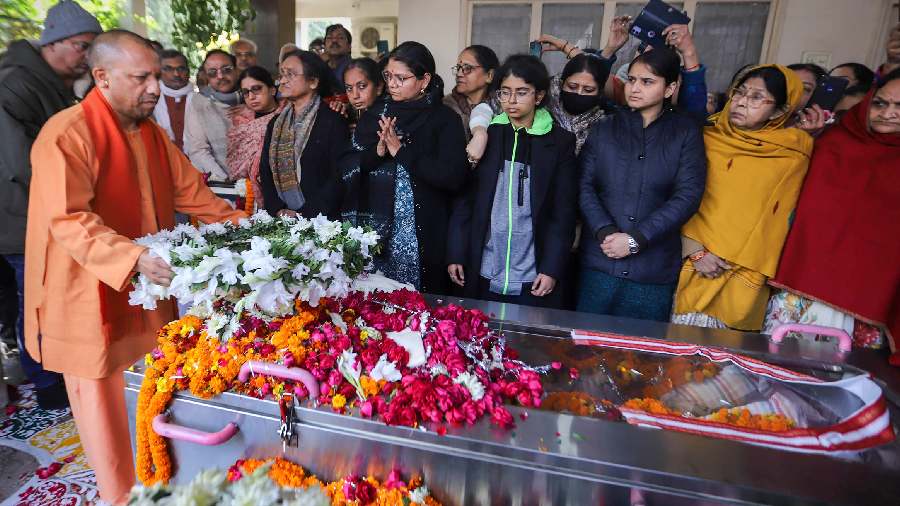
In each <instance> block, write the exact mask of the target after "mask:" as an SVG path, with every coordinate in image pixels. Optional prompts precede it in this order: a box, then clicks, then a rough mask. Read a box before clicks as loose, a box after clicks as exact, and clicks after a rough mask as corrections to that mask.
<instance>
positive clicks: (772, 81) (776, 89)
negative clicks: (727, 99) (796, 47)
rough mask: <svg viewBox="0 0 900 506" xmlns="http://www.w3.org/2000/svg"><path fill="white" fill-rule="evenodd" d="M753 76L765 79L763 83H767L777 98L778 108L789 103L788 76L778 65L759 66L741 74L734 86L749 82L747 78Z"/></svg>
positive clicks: (769, 90) (776, 106)
mask: <svg viewBox="0 0 900 506" xmlns="http://www.w3.org/2000/svg"><path fill="white" fill-rule="evenodd" d="M792 70H793V69H792ZM751 77H758V78H760V79H762V80H763V83H765V85H766V91H768V92H769V93H771V94H772V96H773V97H774V98H775V108H776V109H781V108H782V107H784V106H785V105H787V100H788V90H787V77H785V75H784V74H783V73H782V72H781V71H780V70H778V68H777V67H774V66H766V67H757V68H755V69H753V70H751V71H749V72H747V73H746V74H744V75H743V76H741V77H740V79H739V80H738V82H736V83H735V84H734V87H735V88H737V87H738V86H740V85H742V84H744V83H745V82H747V79H750V78H751Z"/></svg>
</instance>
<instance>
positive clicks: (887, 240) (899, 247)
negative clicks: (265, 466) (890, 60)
mask: <svg viewBox="0 0 900 506" xmlns="http://www.w3.org/2000/svg"><path fill="white" fill-rule="evenodd" d="M872 97H873V94H871V93H870V94H869V95H868V96H867V97H866V98H865V100H863V101H862V102H861V103H859V104H857V105H856V106H855V107H854V108H852V109H850V111H848V112H847V113H846V114H845V115H844V117H843V118H842V119H841V121H840V123H838V124H837V125H835V126H834V127H832V128H831V129H829V130H828V131H827V132H825V134H824V135H822V136H821V137H819V139H818V140H817V141H816V149H815V152H814V153H813V158H812V163H811V165H810V170H809V175H808V176H807V178H806V183H805V184H804V186H803V192H802V193H801V195H800V201H799V203H798V205H797V214H796V219H795V220H794V224H793V227H792V229H791V233H790V235H789V236H788V239H787V243H786V244H785V248H784V254H783V256H782V258H781V263H780V264H779V266H778V274H777V276H775V279H773V280H772V282H771V284H772V285H774V286H777V287H780V288H785V289H787V290H790V291H792V292H795V293H798V294H801V295H803V296H805V297H809V298H812V299H815V300H818V301H820V302H823V303H825V304H828V305H830V306H832V307H835V308H837V309H839V310H841V311H844V312H847V313H849V314H851V315H852V316H854V317H856V318H858V319H861V320H863V321H866V322H868V323H871V324H875V325H878V326H880V327H884V328H885V329H886V331H887V336H888V340H889V342H890V344H891V350H892V351H894V352H895V355H894V357H892V363H893V362H897V364H896V365H900V360H898V359H900V354H897V353H896V352H897V350H898V349H897V342H896V339H897V338H898V337H900V240H898V237H900V206H898V202H900V134H893V135H889V134H876V133H873V132H871V131H870V130H869V127H868V113H869V106H870V104H871V102H872Z"/></svg>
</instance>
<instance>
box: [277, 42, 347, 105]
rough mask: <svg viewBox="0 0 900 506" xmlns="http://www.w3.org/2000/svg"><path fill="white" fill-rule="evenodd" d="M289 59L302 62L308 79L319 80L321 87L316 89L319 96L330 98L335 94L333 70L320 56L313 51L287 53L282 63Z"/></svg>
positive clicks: (298, 50)
mask: <svg viewBox="0 0 900 506" xmlns="http://www.w3.org/2000/svg"><path fill="white" fill-rule="evenodd" d="M288 58H297V59H298V60H300V64H301V65H303V75H304V76H305V78H306V79H318V81H319V86H318V87H316V91H317V92H318V94H319V96H321V97H330V96H331V95H334V94H335V90H334V82H333V77H334V76H333V75H332V73H331V69H329V68H328V64H326V63H325V62H324V61H323V60H322V58H320V57H319V55H317V54H316V53H313V52H312V51H304V50H303V49H297V50H294V51H290V52H288V53H285V54H284V57H282V58H281V63H284V62H285V60H287V59H288Z"/></svg>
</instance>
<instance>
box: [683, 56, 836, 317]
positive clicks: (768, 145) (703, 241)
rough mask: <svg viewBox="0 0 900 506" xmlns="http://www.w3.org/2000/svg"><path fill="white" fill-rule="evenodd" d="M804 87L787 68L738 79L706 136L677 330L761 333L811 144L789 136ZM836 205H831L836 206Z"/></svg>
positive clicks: (687, 231)
mask: <svg viewBox="0 0 900 506" xmlns="http://www.w3.org/2000/svg"><path fill="white" fill-rule="evenodd" d="M802 98H803V83H802V82H801V81H800V79H799V78H798V77H797V75H796V74H795V73H794V72H793V71H791V70H789V69H788V68H786V67H782V66H780V65H764V66H760V67H755V68H752V69H750V70H748V71H746V72H744V74H743V75H741V76H739V77H738V78H737V80H736V82H735V84H734V87H733V88H732V90H731V99H730V100H729V101H728V103H727V104H726V106H725V109H724V110H723V111H722V112H721V113H719V114H716V115H713V116H711V117H710V121H711V122H712V123H713V124H712V125H711V126H708V127H706V128H705V129H704V141H705V143H706V158H707V165H708V167H709V170H708V172H707V178H706V191H705V193H704V195H703V200H702V202H701V204H700V210H699V211H698V212H697V214H696V215H694V217H693V218H691V219H690V221H688V222H687V223H686V224H685V226H684V227H683V228H682V235H683V236H684V240H683V243H684V250H683V254H684V255H685V256H686V257H687V260H686V261H685V262H684V265H683V267H682V269H681V276H680V278H679V280H678V290H677V293H676V296H675V315H674V317H673V320H672V321H674V322H675V323H682V324H687V325H698V326H702V327H715V328H726V327H728V328H733V329H738V330H748V331H758V330H759V329H760V328H762V324H763V317H764V316H765V311H766V302H767V301H768V298H769V289H768V287H767V286H766V281H767V279H768V278H769V277H771V276H774V275H775V269H776V267H777V266H778V259H779V257H780V256H781V248H782V246H783V245H784V240H785V237H786V236H787V232H788V227H789V224H790V219H791V214H792V213H793V210H794V206H795V204H796V203H797V198H798V196H799V195H800V188H801V186H802V185H803V178H804V176H805V175H806V169H807V167H808V165H809V156H810V154H811V153H812V144H813V141H812V137H810V136H809V134H807V133H806V132H803V131H802V130H800V129H797V128H786V127H785V124H786V123H787V122H788V121H789V120H790V118H791V116H792V114H793V113H794V111H796V110H797V109H798V108H799V107H801V106H802V102H801V100H802ZM832 204H833V203H832Z"/></svg>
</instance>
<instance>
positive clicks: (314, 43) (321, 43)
mask: <svg viewBox="0 0 900 506" xmlns="http://www.w3.org/2000/svg"><path fill="white" fill-rule="evenodd" d="M324 45H325V39H323V38H322V37H316V38H315V39H313V40H311V41H309V45H308V46H306V48H307V49H309V50H310V51H312V48H313V46H324Z"/></svg>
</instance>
